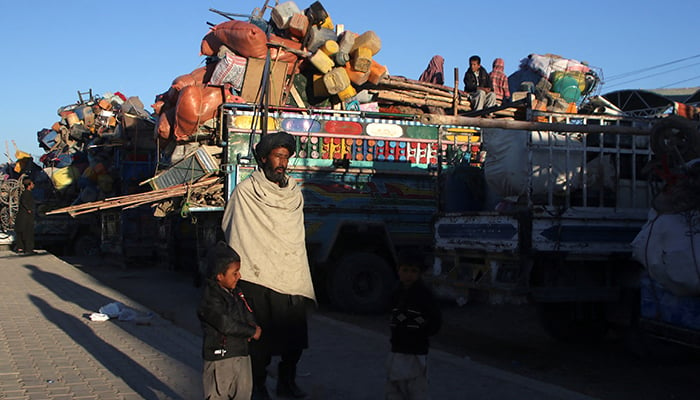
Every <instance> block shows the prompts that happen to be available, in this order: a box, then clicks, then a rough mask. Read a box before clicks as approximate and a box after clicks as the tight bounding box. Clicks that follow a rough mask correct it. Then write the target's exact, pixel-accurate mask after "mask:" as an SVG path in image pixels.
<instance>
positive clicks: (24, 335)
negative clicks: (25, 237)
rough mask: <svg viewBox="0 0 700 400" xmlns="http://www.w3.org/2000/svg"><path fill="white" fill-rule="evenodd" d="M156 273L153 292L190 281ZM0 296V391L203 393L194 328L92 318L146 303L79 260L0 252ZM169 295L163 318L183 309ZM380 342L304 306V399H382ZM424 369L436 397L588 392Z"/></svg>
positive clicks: (439, 363)
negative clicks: (105, 309)
mask: <svg viewBox="0 0 700 400" xmlns="http://www.w3.org/2000/svg"><path fill="white" fill-rule="evenodd" d="M163 274H167V272H166V271H163ZM137 275H138V274H134V281H136V279H137V278H138V276H137ZM158 275H159V274H158V273H156V274H151V276H150V278H151V282H150V283H151V285H150V288H151V291H152V293H153V295H155V296H157V295H158V293H159V292H162V293H163V296H164V298H168V299H169V298H177V297H180V298H185V297H187V296H183V293H185V292H184V291H186V290H193V289H188V288H186V287H185V286H183V285H182V284H177V283H173V281H170V280H166V279H158ZM140 282H143V281H142V280H141V281H140ZM178 285H179V286H178ZM187 295H188V296H189V295H191V293H188V294H187ZM0 296H1V297H2V299H1V300H2V301H0V399H198V398H201V395H200V393H201V383H200V370H201V369H200V368H201V360H200V344H201V339H200V337H199V336H198V335H197V334H195V333H194V332H191V331H188V330H185V329H182V328H180V327H178V326H176V325H174V324H173V323H172V322H171V321H170V320H168V319H165V318H163V317H161V316H160V315H158V314H154V315H153V317H152V318H151V319H150V320H147V321H148V323H147V324H146V323H145V319H140V320H139V323H137V322H135V321H117V320H110V321H106V322H93V321H91V320H90V319H89V315H90V314H91V313H93V312H96V311H97V310H98V309H99V308H100V307H101V306H103V305H106V304H109V303H112V302H117V301H118V302H121V303H123V304H125V305H126V306H128V307H130V308H132V309H133V310H135V312H136V313H137V314H138V315H141V316H145V315H147V314H148V313H149V312H151V310H149V309H147V308H146V307H144V306H143V305H141V304H138V303H137V302H135V301H134V300H132V299H130V298H128V297H126V296H124V295H123V294H121V293H119V292H117V291H115V290H113V289H110V288H109V287H108V286H106V285H105V284H103V283H101V282H100V281H98V280H96V279H95V278H93V277H92V276H90V275H89V274H87V273H85V272H84V271H82V270H81V269H80V268H76V267H75V266H73V265H71V264H68V263H66V262H64V261H62V260H60V259H58V258H56V257H54V256H53V255H51V254H48V253H40V254H37V255H33V256H15V255H14V254H13V253H10V252H0ZM172 304H173V306H174V307H175V308H174V309H173V310H172V311H170V312H171V313H172V315H170V316H166V317H168V318H170V319H172V318H173V317H177V314H178V313H189V312H191V308H187V307H180V305H177V304H176V302H174V301H173V303H172ZM189 307H191V305H190V306H189ZM178 310H179V311H178ZM187 317H188V318H189V317H191V316H189V314H188V315H187ZM387 349H388V339H387V337H386V336H385V335H382V334H378V333H376V332H370V331H367V330H363V329H360V328H357V327H355V326H352V325H349V324H347V323H344V322H339V321H335V320H332V319H329V318H326V317H323V316H321V315H318V314H312V316H311V318H310V349H309V350H308V351H306V352H305V353H304V356H303V358H302V361H301V364H300V365H299V373H300V377H299V383H300V385H301V386H303V387H305V388H307V390H308V391H309V392H310V394H311V395H310V398H311V399H323V400H334V399H348V400H350V399H352V400H361V399H381V398H382V389H383V379H384V373H383V362H384V359H385V357H386V352H387ZM429 368H430V371H429V373H430V379H431V391H432V395H433V398H434V399H504V400H510V399H542V400H549V399H590V397H586V396H583V395H581V394H578V393H575V392H571V391H568V390H565V389H563V388H560V387H558V386H554V385H550V384H547V383H543V382H538V381H535V380H532V379H528V378H523V377H521V376H518V375H514V374H510V373H506V372H503V371H500V370H497V369H494V368H491V367H486V366H483V365H480V364H477V363H474V362H472V361H469V360H468V359H463V358H459V357H456V356H453V355H451V354H448V353H445V352H441V351H437V350H434V351H432V352H431V354H430V356H429ZM269 385H270V388H273V387H274V380H273V379H271V381H270V382H269Z"/></svg>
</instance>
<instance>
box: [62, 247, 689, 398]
mask: <svg viewBox="0 0 700 400" xmlns="http://www.w3.org/2000/svg"><path fill="white" fill-rule="evenodd" d="M66 261H67V262H69V263H71V264H73V265H75V266H76V267H78V268H81V269H82V270H84V271H85V272H87V273H89V274H91V275H93V276H95V277H96V278H97V279H99V280H101V281H102V282H104V283H105V284H107V285H109V286H111V287H113V288H114V289H116V290H119V291H120V292H122V293H124V294H126V295H127V296H129V297H131V298H133V299H134V300H136V301H138V302H140V303H141V304H143V305H144V306H147V307H148V308H150V309H152V310H153V311H155V312H157V313H159V314H160V315H162V316H163V317H165V318H167V319H170V320H172V321H173V322H174V323H176V324H177V325H179V326H181V327H183V328H185V329H188V330H190V331H191V332H193V333H196V334H199V333H200V331H199V324H198V322H197V320H196V316H195V312H194V310H195V307H196V302H197V300H198V298H199V289H197V288H195V287H194V286H193V285H192V279H191V277H190V276H189V275H188V274H185V273H182V272H177V271H168V270H163V269H158V268H156V267H149V266H139V267H129V268H125V267H124V266H123V265H120V264H117V263H110V262H109V260H104V259H94V258H93V259H76V258H66ZM316 312H318V313H320V314H322V315H324V316H327V317H331V318H335V319H338V320H342V321H345V322H350V323H353V324H355V325H357V326H360V327H363V328H365V329H371V330H374V331H377V332H382V333H387V330H388V328H387V323H386V316H384V315H351V314H345V313H338V312H335V311H333V310H331V309H329V308H328V307H327V306H325V305H321V306H320V307H319V309H318V310H317V311H316ZM443 314H444V321H445V322H444V326H443V328H442V330H441V332H440V333H439V334H438V335H437V337H435V339H434V340H433V343H432V345H433V347H435V348H439V349H441V350H445V351H448V352H450V353H453V354H456V355H459V356H461V357H468V358H471V359H472V360H474V361H478V362H481V363H483V364H487V365H490V366H493V367H496V368H501V369H504V370H508V371H510V372H514V373H517V374H520V375H523V376H527V377H530V378H534V379H537V380H540V381H544V382H548V383H552V384H557V385H560V386H562V387H565V388H567V389H570V390H574V391H577V392H580V393H584V394H586V395H589V396H593V397H596V398H600V399H604V400H633V399H634V400H647V399H648V400H666V399H668V400H686V399H687V400H690V399H697V398H699V397H700V395H698V388H700V386H698V383H697V377H698V376H700V356H699V355H698V354H697V353H694V352H689V351H688V350H686V349H679V348H674V347H668V346H660V345H659V344H657V343H652V345H651V347H648V346H640V343H635V346H632V347H630V342H629V341H628V340H627V339H625V338H623V337H621V336H613V335H611V336H610V337H609V338H608V339H607V340H605V341H603V342H602V343H595V344H566V343H561V342H558V341H556V340H554V339H552V338H550V337H549V336H548V335H547V334H546V333H545V332H544V331H543V330H542V328H541V327H540V325H539V323H538V319H537V313H536V312H535V310H534V308H533V307H531V306H528V305H519V306H509V305H499V306H489V305H474V304H466V305H464V306H462V307H459V306H457V305H455V304H444V305H443ZM631 350H634V351H631ZM651 350H653V353H654V354H655V356H654V357H650V356H649V354H648V352H649V351H651ZM640 354H645V356H644V357H640Z"/></svg>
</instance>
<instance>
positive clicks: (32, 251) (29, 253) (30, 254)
mask: <svg viewBox="0 0 700 400" xmlns="http://www.w3.org/2000/svg"><path fill="white" fill-rule="evenodd" d="M35 254H37V252H36V251H34V250H29V251H23V252H22V255H25V256H33V255H35Z"/></svg>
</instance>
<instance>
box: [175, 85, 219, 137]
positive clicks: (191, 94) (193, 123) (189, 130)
mask: <svg viewBox="0 0 700 400" xmlns="http://www.w3.org/2000/svg"><path fill="white" fill-rule="evenodd" d="M221 103H223V97H222V92H221V88H219V87H214V86H206V85H201V84H196V85H190V86H187V87H185V88H184V89H182V91H181V92H180V97H179V98H178V100H177V107H176V110H175V129H174V131H173V133H174V134H175V137H176V138H178V139H185V138H187V137H189V136H190V135H192V134H193V133H195V132H196V131H197V128H198V127H199V124H200V123H202V122H204V121H208V120H210V119H212V118H214V117H215V116H216V112H217V110H218V107H219V105H221Z"/></svg>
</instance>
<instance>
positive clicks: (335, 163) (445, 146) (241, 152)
mask: <svg viewBox="0 0 700 400" xmlns="http://www.w3.org/2000/svg"><path fill="white" fill-rule="evenodd" d="M261 115H262V113H261V110H260V109H259V107H258V106H256V105H251V104H235V103H234V104H224V105H223V106H222V111H221V114H220V127H221V129H220V130H219V132H220V138H219V140H218V145H219V146H220V147H221V149H222V151H221V164H220V165H221V166H220V170H221V172H222V174H223V195H224V203H222V204H221V205H220V206H216V207H192V206H191V207H189V208H188V211H189V212H190V213H191V215H192V216H193V218H195V219H196V221H197V224H196V230H197V232H196V237H197V249H198V254H199V259H200V261H201V260H203V256H204V253H205V251H206V249H207V248H208V247H209V246H210V245H212V244H213V243H214V242H215V241H216V240H220V239H221V238H222V232H221V229H220V226H221V219H222V215H223V209H224V205H225V201H227V200H228V197H229V195H230V193H231V191H232V190H233V189H234V187H235V185H236V184H237V183H239V182H240V181H242V180H243V179H245V178H246V177H248V176H249V175H250V173H251V172H252V171H253V170H254V168H255V167H256V165H255V157H253V154H252V149H253V146H254V145H255V143H257V141H258V140H259V137H260V136H259V135H260V134H261V133H262V132H263V127H262V126H261V125H262V124H259V123H260V120H261V118H264V117H262V116H261ZM417 118H418V117H417V116H415V115H399V114H388V113H379V112H363V111H341V110H313V109H308V110H306V111H305V112H304V113H300V112H298V111H297V110H285V109H284V108H279V109H274V108H273V109H272V110H271V111H270V112H269V114H268V116H267V132H274V131H277V130H284V131H286V132H288V133H290V134H291V135H293V136H294V138H295V139H296V142H297V150H296V152H295V154H294V155H293V156H292V158H291V159H290V161H289V167H288V168H289V169H288V171H289V173H290V175H291V176H293V177H294V178H296V179H298V180H299V181H300V182H301V183H300V184H301V189H302V193H303V196H304V203H305V204H304V213H305V228H306V241H307V249H308V254H309V261H310V265H311V269H312V276H313V279H314V282H315V286H316V290H317V291H318V292H319V293H320V295H321V296H324V297H325V298H327V299H328V300H330V302H332V303H333V304H334V305H335V306H336V307H337V308H339V309H341V310H345V311H352V312H373V311H379V310H383V309H384V307H385V305H386V304H387V301H388V296H389V293H390V291H391V288H392V286H393V284H394V281H395V273H394V271H395V269H394V265H395V258H396V253H397V252H398V251H400V250H401V249H403V248H406V247H417V248H422V249H424V250H425V251H426V254H429V251H430V248H431V219H432V218H433V215H434V214H435V212H436V210H437V207H438V201H439V196H438V191H437V185H438V181H437V179H438V169H439V165H440V164H442V163H443V162H444V160H446V159H448V158H454V157H457V158H461V159H471V158H473V157H474V158H476V157H477V156H478V153H479V150H478V144H476V142H475V141H474V139H473V138H475V137H476V133H477V132H478V130H476V129H473V128H468V127H463V126H462V127H456V126H441V127H438V126H434V125H426V124H422V123H420V122H419V121H417ZM252 121H256V122H252ZM256 124H259V125H256ZM475 144H476V145H475Z"/></svg>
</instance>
